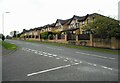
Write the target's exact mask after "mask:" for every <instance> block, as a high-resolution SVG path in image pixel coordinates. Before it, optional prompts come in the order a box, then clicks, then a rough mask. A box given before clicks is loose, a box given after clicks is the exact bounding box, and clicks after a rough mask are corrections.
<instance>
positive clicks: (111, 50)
mask: <svg viewBox="0 0 120 83" xmlns="http://www.w3.org/2000/svg"><path fill="white" fill-rule="evenodd" d="M26 42H33V43H41V44H49V45H54V46H64V47H67V48H75V49H80V50H88V51H95V52H102V53H109V54H120V50H113V49H106V48H97V47H87V46H76V45H68V44H62V43H51V42H40V41H33V40H26Z"/></svg>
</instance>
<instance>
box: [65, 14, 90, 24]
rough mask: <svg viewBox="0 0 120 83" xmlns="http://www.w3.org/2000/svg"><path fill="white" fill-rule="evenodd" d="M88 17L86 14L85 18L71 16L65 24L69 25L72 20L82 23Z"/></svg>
mask: <svg viewBox="0 0 120 83" xmlns="http://www.w3.org/2000/svg"><path fill="white" fill-rule="evenodd" d="M87 17H88V14H87V15H86V16H77V15H73V17H72V18H71V19H70V21H69V22H67V24H68V25H69V24H70V23H71V22H72V20H73V19H78V21H79V22H80V21H84V20H86V18H87Z"/></svg>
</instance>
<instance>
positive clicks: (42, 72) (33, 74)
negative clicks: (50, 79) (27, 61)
mask: <svg viewBox="0 0 120 83" xmlns="http://www.w3.org/2000/svg"><path fill="white" fill-rule="evenodd" d="M70 66H71V65H65V66H60V67H56V68H52V69H47V70H43V71H39V72H35V73H31V74H27V76H33V75H37V74H41V73H45V72H49V71H53V70H58V69H62V68H65V67H70Z"/></svg>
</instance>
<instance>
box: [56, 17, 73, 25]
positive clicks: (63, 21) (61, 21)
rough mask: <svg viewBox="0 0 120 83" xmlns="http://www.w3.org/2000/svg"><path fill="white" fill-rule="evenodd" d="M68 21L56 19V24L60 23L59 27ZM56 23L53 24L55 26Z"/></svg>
mask: <svg viewBox="0 0 120 83" xmlns="http://www.w3.org/2000/svg"><path fill="white" fill-rule="evenodd" d="M70 19H71V18H70ZM70 19H66V20H62V19H57V21H56V23H57V22H60V23H61V25H64V24H65V23H67V22H68V21H69V20H70ZM56 23H55V24H56Z"/></svg>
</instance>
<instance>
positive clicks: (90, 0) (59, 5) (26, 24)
mask: <svg viewBox="0 0 120 83" xmlns="http://www.w3.org/2000/svg"><path fill="white" fill-rule="evenodd" d="M119 1H120V0H0V19H1V21H0V33H2V13H3V12H7V11H9V12H10V13H4V28H5V29H4V31H5V32H4V33H5V35H7V34H8V35H9V33H10V31H13V30H16V31H20V32H21V31H22V30H23V29H30V28H35V27H39V26H43V25H46V24H51V23H54V22H55V21H56V19H68V18H71V17H72V16H73V15H78V16H84V15H86V14H91V13H95V12H96V13H100V14H103V15H105V16H111V17H113V18H116V19H117V18H118V2H119Z"/></svg>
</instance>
